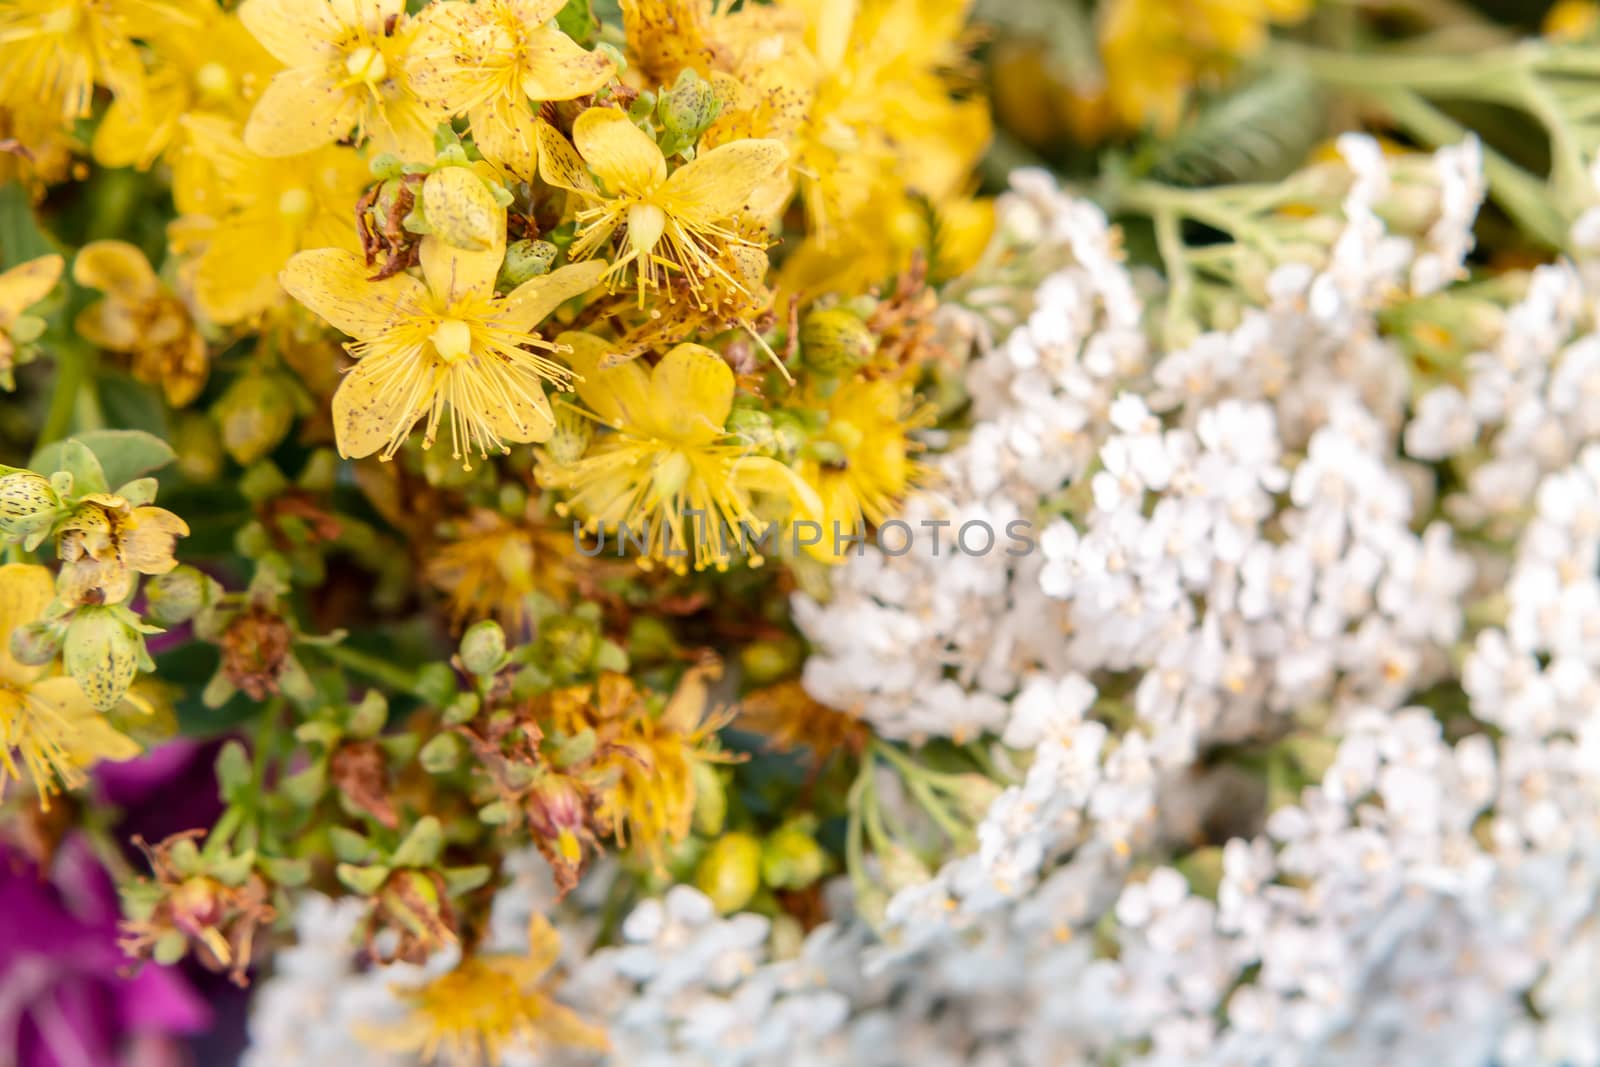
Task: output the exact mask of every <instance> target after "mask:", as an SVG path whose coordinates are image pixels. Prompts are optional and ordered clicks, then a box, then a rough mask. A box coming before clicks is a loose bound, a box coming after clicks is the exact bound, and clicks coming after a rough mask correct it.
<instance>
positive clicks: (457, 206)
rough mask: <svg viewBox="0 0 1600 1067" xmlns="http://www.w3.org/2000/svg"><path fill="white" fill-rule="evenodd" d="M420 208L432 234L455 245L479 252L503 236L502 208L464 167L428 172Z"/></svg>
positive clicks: (423, 186) (480, 180)
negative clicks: (425, 216)
mask: <svg viewBox="0 0 1600 1067" xmlns="http://www.w3.org/2000/svg"><path fill="white" fill-rule="evenodd" d="M422 207H423V211H424V212H425V213H426V215H427V217H428V225H429V227H430V228H431V229H432V230H433V233H434V234H435V235H436V236H437V237H438V238H439V239H440V240H442V241H444V242H445V243H446V244H448V245H451V246H453V247H455V248H460V249H464V250H466V251H468V252H482V251H484V250H485V249H488V248H493V247H494V246H495V244H496V243H497V242H498V241H500V240H502V239H503V237H504V234H505V230H506V213H505V209H504V208H503V207H501V206H500V203H499V201H498V200H497V199H496V198H495V196H494V194H493V193H492V192H490V190H489V187H488V186H487V185H485V184H484V182H483V179H482V178H480V177H478V175H476V174H474V173H473V172H472V171H471V170H469V169H468V168H466V167H445V168H443V169H442V170H436V171H434V172H433V173H432V174H430V175H428V178H427V180H426V181H424V182H423V183H422Z"/></svg>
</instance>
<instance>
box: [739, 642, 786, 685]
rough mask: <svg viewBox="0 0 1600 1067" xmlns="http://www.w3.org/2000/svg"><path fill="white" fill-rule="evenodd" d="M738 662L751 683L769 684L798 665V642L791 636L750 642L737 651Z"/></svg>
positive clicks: (779, 679) (784, 676) (784, 675)
mask: <svg viewBox="0 0 1600 1067" xmlns="http://www.w3.org/2000/svg"><path fill="white" fill-rule="evenodd" d="M739 664H740V666H742V667H743V668H744V675H745V678H746V679H747V680H748V681H749V682H750V684H751V685H771V684H772V683H773V682H777V681H781V680H783V679H784V678H787V677H788V676H789V675H791V674H793V673H794V671H795V669H796V668H798V667H799V666H800V645H799V642H797V641H795V640H793V639H791V638H784V639H781V640H764V641H755V642H752V643H751V644H748V645H746V646H745V647H744V648H743V649H741V650H740V651H739Z"/></svg>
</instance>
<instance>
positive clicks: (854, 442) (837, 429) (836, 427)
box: [828, 419, 866, 452]
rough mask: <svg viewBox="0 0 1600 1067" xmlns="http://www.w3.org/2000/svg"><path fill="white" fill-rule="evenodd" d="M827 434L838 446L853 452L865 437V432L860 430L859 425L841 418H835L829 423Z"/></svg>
mask: <svg viewBox="0 0 1600 1067" xmlns="http://www.w3.org/2000/svg"><path fill="white" fill-rule="evenodd" d="M828 436H829V437H831V438H833V439H834V440H835V441H837V442H838V443H839V447H841V448H843V449H844V450H845V451H846V452H853V451H855V450H856V449H857V448H860V447H861V442H862V441H863V440H864V439H865V438H866V434H865V433H863V432H862V430H861V427H859V426H857V425H856V424H855V423H853V422H845V421H844V420H842V419H839V420H835V421H834V422H833V423H831V424H829V426H828Z"/></svg>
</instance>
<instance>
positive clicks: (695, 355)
mask: <svg viewBox="0 0 1600 1067" xmlns="http://www.w3.org/2000/svg"><path fill="white" fill-rule="evenodd" d="M733 391H734V381H733V370H732V368H730V367H729V366H728V364H727V363H726V362H724V361H723V359H722V357H721V356H719V355H717V354H716V353H715V352H713V351H711V349H709V348H705V347H703V346H701V345H694V344H682V345H678V346H677V347H676V348H674V349H673V350H672V351H670V352H668V353H667V354H666V355H665V356H664V357H663V358H662V360H661V362H660V363H658V364H656V368H655V370H654V371H652V372H651V375H650V394H651V399H652V400H653V401H654V404H655V412H654V414H655V420H656V423H657V425H659V426H661V427H662V429H663V430H665V431H666V433H668V434H670V435H671V436H673V437H677V438H680V439H691V440H708V439H710V438H712V437H715V436H717V435H718V434H720V433H722V427H723V424H724V423H726V422H727V421H728V413H729V412H731V411H732V410H733Z"/></svg>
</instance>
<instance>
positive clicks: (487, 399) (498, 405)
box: [451, 355, 556, 446]
mask: <svg viewBox="0 0 1600 1067" xmlns="http://www.w3.org/2000/svg"><path fill="white" fill-rule="evenodd" d="M480 358H482V359H483V360H484V361H485V362H486V363H489V364H491V365H492V363H493V362H494V361H496V360H497V359H498V358H499V357H497V356H494V355H486V356H483V357H480ZM454 373H455V374H457V375H460V376H464V377H466V379H467V380H468V381H470V383H471V385H473V386H475V387H476V388H475V389H474V390H473V392H472V393H471V394H466V393H465V391H464V390H463V389H462V388H461V387H460V385H458V386H457V388H456V389H455V391H454V395H453V397H452V400H451V403H457V402H460V403H462V404H463V405H464V408H465V411H466V412H467V413H468V414H469V415H478V416H481V417H482V419H483V421H484V423H485V424H486V425H487V426H488V427H489V429H491V430H493V431H494V433H495V435H496V436H497V437H499V438H500V440H502V441H510V442H512V443H514V444H526V443H528V442H530V441H548V440H549V439H550V434H551V433H552V432H553V431H554V430H555V422H556V420H555V416H554V415H553V414H552V413H551V411H550V398H549V397H547V396H545V395H544V376H543V375H541V374H540V373H539V372H538V371H537V370H536V369H535V368H534V367H532V366H529V365H526V364H515V365H508V364H504V363H502V364H499V366H498V367H496V368H495V369H494V370H492V371H487V372H486V371H484V370H482V369H479V370H478V371H477V373H475V374H474V372H473V370H471V369H469V368H462V367H457V368H455V369H454ZM464 445H465V442H463V446H464Z"/></svg>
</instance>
